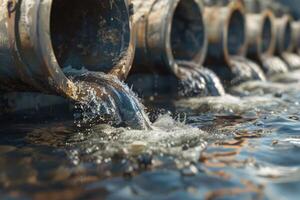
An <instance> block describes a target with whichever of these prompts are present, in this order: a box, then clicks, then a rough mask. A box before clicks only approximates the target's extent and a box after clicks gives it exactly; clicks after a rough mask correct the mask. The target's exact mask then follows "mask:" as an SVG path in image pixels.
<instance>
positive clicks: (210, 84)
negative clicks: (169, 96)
mask: <svg viewBox="0 0 300 200" xmlns="http://www.w3.org/2000/svg"><path fill="white" fill-rule="evenodd" d="M178 64H179V66H180V67H179V74H180V76H179V79H180V80H181V82H180V86H179V88H180V89H179V90H180V93H179V95H180V96H184V97H186V96H223V95H225V90H224V87H223V85H222V83H221V81H220V79H219V78H218V77H217V75H216V74H215V73H214V72H213V71H211V70H209V69H207V68H204V67H201V68H199V67H198V66H196V65H195V64H194V63H190V62H178Z"/></svg>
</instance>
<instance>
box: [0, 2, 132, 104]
mask: <svg viewBox="0 0 300 200" xmlns="http://www.w3.org/2000/svg"><path fill="white" fill-rule="evenodd" d="M129 9H130V6H129V2H127V0H89V1H81V0H64V1H60V0H43V1H35V0H26V1H21V0H1V1H0V38H1V40H0V66H1V67H0V87H1V89H2V90H5V91H39V92H43V93H50V94H58V95H61V96H65V97H68V98H71V99H76V95H75V94H76V92H77V85H76V84H75V83H74V82H73V81H71V80H70V79H69V78H68V77H67V75H66V71H68V70H70V69H71V68H72V70H73V71H74V70H76V71H77V72H79V73H80V70H82V69H84V70H82V71H92V72H104V73H109V74H114V75H116V76H118V77H119V78H120V79H123V78H125V77H126V75H127V74H128V72H129V70H130V66H131V63H132V60H133V53H134V44H133V40H132V39H133V37H132V35H131V22H130V16H129V14H128V13H129ZM72 70H71V71H72Z"/></svg>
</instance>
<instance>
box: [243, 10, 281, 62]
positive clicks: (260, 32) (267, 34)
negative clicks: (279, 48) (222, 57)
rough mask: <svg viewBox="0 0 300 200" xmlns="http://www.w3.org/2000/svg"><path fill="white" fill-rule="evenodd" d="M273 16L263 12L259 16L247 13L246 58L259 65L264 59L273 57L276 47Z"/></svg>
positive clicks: (270, 13)
mask: <svg viewBox="0 0 300 200" xmlns="http://www.w3.org/2000/svg"><path fill="white" fill-rule="evenodd" d="M274 19H275V18H274V15H273V14H272V12H271V11H269V10H265V11H264V12H262V13H261V14H254V13H248V14H247V15H246V20H247V42H248V51H247V56H248V57H249V58H251V59H253V60H255V61H257V62H258V63H260V64H261V62H262V60H263V59H264V58H265V57H269V56H273V54H274V51H275V45H276V38H275V36H276V33H275V24H274Z"/></svg>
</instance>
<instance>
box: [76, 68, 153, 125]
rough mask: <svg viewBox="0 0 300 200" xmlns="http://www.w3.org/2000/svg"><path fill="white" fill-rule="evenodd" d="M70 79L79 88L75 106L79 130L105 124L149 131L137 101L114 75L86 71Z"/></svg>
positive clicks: (141, 107) (146, 120)
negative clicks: (83, 127)
mask: <svg viewBox="0 0 300 200" xmlns="http://www.w3.org/2000/svg"><path fill="white" fill-rule="evenodd" d="M71 78H72V79H73V80H74V82H75V83H76V84H77V85H78V86H79V91H78V92H77V96H78V100H79V101H78V102H77V103H76V106H75V109H76V110H77V112H76V114H75V120H76V124H77V125H78V126H79V127H81V126H85V125H88V126H89V125H91V124H95V123H103V122H104V123H108V124H110V125H115V126H127V127H130V128H133V129H151V123H150V121H149V118H148V116H147V114H146V113H145V111H144V106H143V105H142V104H141V103H140V100H139V99H138V98H137V96H136V95H135V94H134V93H133V92H132V91H131V90H130V89H129V88H128V86H127V85H125V84H124V83H123V82H121V81H120V80H119V79H117V78H116V77H115V76H112V75H108V74H104V73H99V72H97V73H96V72H86V73H84V74H82V75H75V76H74V75H72V76H71Z"/></svg>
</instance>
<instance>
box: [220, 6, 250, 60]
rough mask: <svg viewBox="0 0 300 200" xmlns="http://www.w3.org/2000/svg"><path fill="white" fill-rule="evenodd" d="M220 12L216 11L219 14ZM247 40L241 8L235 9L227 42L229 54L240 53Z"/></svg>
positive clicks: (230, 21)
mask: <svg viewBox="0 0 300 200" xmlns="http://www.w3.org/2000/svg"><path fill="white" fill-rule="evenodd" d="M217 14H218V13H216V15H217ZM245 41H246V35H245V19H244V15H243V13H241V12H240V11H239V10H235V11H233V13H232V14H231V16H230V18H229V24H228V32H227V44H226V47H227V49H228V54H229V56H235V55H240V54H241V52H242V51H243V48H244V45H245Z"/></svg>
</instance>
